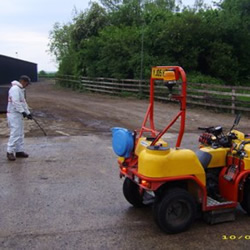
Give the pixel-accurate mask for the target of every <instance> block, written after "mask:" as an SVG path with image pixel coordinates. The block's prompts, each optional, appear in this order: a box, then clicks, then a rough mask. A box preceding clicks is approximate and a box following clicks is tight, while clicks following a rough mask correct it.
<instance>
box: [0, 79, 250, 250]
mask: <svg viewBox="0 0 250 250" xmlns="http://www.w3.org/2000/svg"><path fill="white" fill-rule="evenodd" d="M27 92H28V93H27V96H28V102H29V105H30V106H31V107H32V110H33V113H34V114H35V116H36V117H37V118H38V120H39V121H40V123H41V124H42V126H43V127H44V128H45V129H46V130H47V132H48V134H49V136H48V137H43V135H42V133H41V131H40V130H39V129H38V128H37V127H36V125H35V124H34V123H33V122H32V121H26V132H27V133H26V136H27V138H26V140H25V142H26V149H27V152H29V153H30V158H28V159H21V160H18V161H16V162H8V161H7V160H6V158H5V148H6V143H7V135H8V129H7V127H6V121H5V119H1V120H0V131H1V134H0V249H32V250H33V249H39V250H40V249H53V250H54V249H60V250H61V249H70V250H71V249H112V250H113V249H171V250H172V249H218V248H220V249H249V244H250V239H249V238H250V236H249V235H250V226H249V223H250V218H249V217H247V216H246V215H245V214H244V213H243V211H241V210H240V209H239V210H238V211H237V220H236V221H235V222H231V223H224V224H219V225H214V226H209V225H207V224H206V223H205V222H203V221H202V220H197V221H196V222H195V223H194V225H193V226H192V228H191V229H190V230H189V231H188V232H185V233H182V234H178V235H165V234H163V233H162V232H161V231H160V230H159V229H158V227H157V226H156V225H155V223H154V221H153V218H152V211H151V209H150V208H144V209H135V208H132V207H131V206H130V205H129V204H128V203H127V201H125V199H124V197H123V194H122V181H121V180H120V179H119V177H118V169H117V164H116V156H115V155H114V153H113V151H112V147H111V140H110V139H111V138H110V132H109V130H110V128H111V127H113V126H120V127H128V128H131V129H134V128H135V127H139V126H140V124H141V121H142V119H143V115H144V113H145V110H146V105H147V101H144V100H142V101H138V100H135V99H130V98H126V99H122V98H119V97H110V96H102V95H96V94H85V93H76V92H73V91H71V90H65V89H60V88H59V89H58V88H57V87H55V86H54V85H53V84H51V83H39V84H34V85H33V86H31V87H30V88H29V89H28V91H27ZM177 110H178V105H172V104H171V105H166V104H160V103H158V104H157V105H156V113H157V112H158V113H159V116H158V119H157V123H158V125H159V127H163V126H164V124H165V123H164V121H165V119H166V120H170V117H169V116H170V115H173V114H174V113H175V112H176V111H177ZM232 121H233V116H231V115H221V114H214V113H213V112H209V111H202V110H197V109H189V110H188V114H187V130H186V131H187V133H186V134H185V137H184V140H183V147H189V148H192V149H195V148H196V147H197V138H198V131H197V129H196V127H197V126H205V125H208V126H210V125H218V124H221V125H223V126H226V127H230V126H231V124H232ZM248 122H249V121H248V118H247V117H243V119H242V121H241V123H240V128H241V129H243V130H245V131H246V132H247V129H248ZM249 130H250V128H249ZM172 131H173V132H176V131H177V127H175V129H174V130H172ZM174 139H175V133H171V134H168V140H169V142H170V144H171V143H172V144H173V142H174ZM230 236H237V239H234V237H231V238H232V239H229V238H230ZM240 236H242V237H241V238H239V237H240Z"/></svg>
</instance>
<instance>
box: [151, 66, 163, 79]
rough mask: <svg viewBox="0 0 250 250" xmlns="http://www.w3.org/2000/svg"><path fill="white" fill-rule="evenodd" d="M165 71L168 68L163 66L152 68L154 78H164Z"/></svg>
mask: <svg viewBox="0 0 250 250" xmlns="http://www.w3.org/2000/svg"><path fill="white" fill-rule="evenodd" d="M165 71H166V69H161V68H156V67H155V68H152V73H151V77H152V78H158V79H163V78H164V72H165Z"/></svg>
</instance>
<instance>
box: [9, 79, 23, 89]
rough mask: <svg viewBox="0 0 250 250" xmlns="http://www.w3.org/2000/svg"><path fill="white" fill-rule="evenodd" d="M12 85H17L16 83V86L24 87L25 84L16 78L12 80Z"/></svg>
mask: <svg viewBox="0 0 250 250" xmlns="http://www.w3.org/2000/svg"><path fill="white" fill-rule="evenodd" d="M11 85H12V86H15V85H16V86H18V87H20V88H23V85H22V84H21V83H20V82H18V81H16V80H15V81H12V82H11Z"/></svg>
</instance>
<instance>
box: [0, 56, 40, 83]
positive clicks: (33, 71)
mask: <svg viewBox="0 0 250 250" xmlns="http://www.w3.org/2000/svg"><path fill="white" fill-rule="evenodd" d="M21 75H27V76H29V77H30V79H31V81H32V82H37V79H38V77H37V64H36V63H31V62H27V61H23V60H20V59H17V58H12V57H8V56H3V55H0V85H5V84H10V82H11V81H13V80H18V79H19V77H20V76H21Z"/></svg>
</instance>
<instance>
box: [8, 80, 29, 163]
mask: <svg viewBox="0 0 250 250" xmlns="http://www.w3.org/2000/svg"><path fill="white" fill-rule="evenodd" d="M11 84H12V87H11V88H10V90H9V98H8V106H7V118H8V125H9V128H10V137H9V142H8V147H7V158H8V160H10V161H15V160H16V157H20V158H27V157H29V155H28V154H27V153H25V152H24V149H23V140H24V128H23V118H27V119H30V120H31V119H32V115H31V113H30V111H29V108H28V105H27V102H26V100H25V94H24V91H25V88H26V87H27V86H28V85H29V84H30V78H29V77H28V76H25V75H23V76H21V77H20V79H19V82H18V81H12V82H11Z"/></svg>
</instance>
